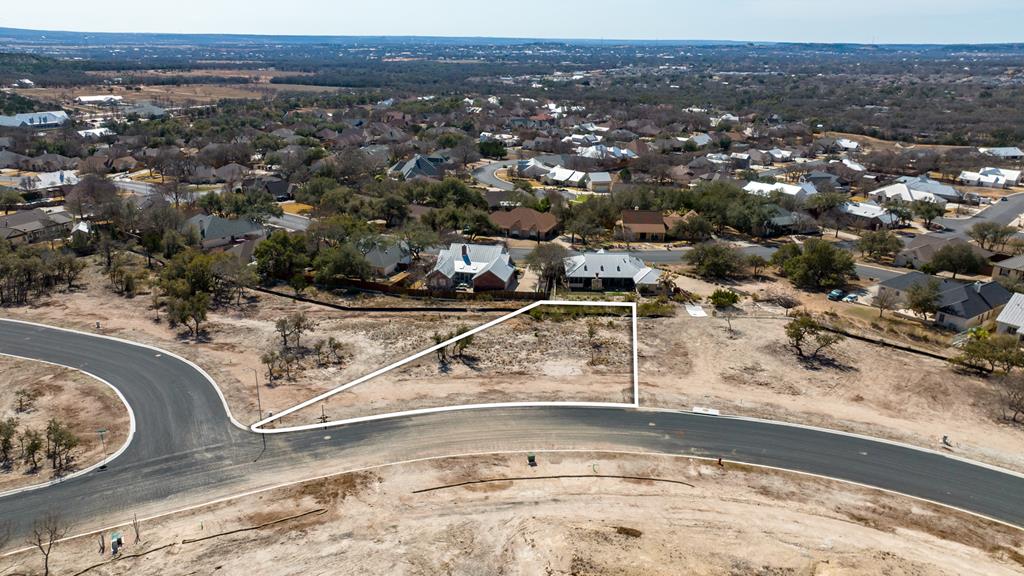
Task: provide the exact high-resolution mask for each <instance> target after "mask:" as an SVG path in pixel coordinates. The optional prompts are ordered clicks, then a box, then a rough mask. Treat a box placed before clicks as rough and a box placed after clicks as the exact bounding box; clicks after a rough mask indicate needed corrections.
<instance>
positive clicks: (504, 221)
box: [491, 207, 558, 241]
mask: <svg viewBox="0 0 1024 576" xmlns="http://www.w3.org/2000/svg"><path fill="white" fill-rule="evenodd" d="M491 223H492V224H494V227H495V228H497V229H498V230H500V231H501V232H502V234H504V235H505V236H509V237H512V238H528V239H530V240H537V241H541V240H551V239H552V238H554V237H555V236H557V235H558V218H555V216H554V215H553V214H550V213H548V212H538V211H536V210H534V209H533V208H524V207H519V208H513V209H512V210H508V211H505V210H499V211H497V212H494V213H492V214H491Z"/></svg>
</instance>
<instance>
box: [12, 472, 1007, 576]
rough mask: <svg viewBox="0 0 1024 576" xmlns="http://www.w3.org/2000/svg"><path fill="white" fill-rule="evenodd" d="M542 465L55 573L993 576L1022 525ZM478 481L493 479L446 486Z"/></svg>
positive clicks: (314, 493) (147, 524) (70, 545)
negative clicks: (1012, 526)
mask: <svg viewBox="0 0 1024 576" xmlns="http://www.w3.org/2000/svg"><path fill="white" fill-rule="evenodd" d="M538 460H539V464H540V465H539V466H538V467H536V468H530V467H528V466H527V465H526V459H525V457H523V455H515V456H498V455H495V456H483V457H473V458H459V459H446V460H441V461H427V462H420V463H416V464H407V465H400V466H391V467H384V468H379V469H375V470H372V471H367V472H360V473H354V474H347V475H341V476H335V477H332V478H328V479H326V480H318V481H312V482H308V483H304V484H299V485H296V486H293V487H290V488H282V489H277V490H274V491H270V492H264V493H261V494H257V495H252V496H247V497H245V498H242V499H238V500H234V501H230V502H226V503H222V504H218V505H215V506H210V507H206V508H201V509H198V510H195V511H192V512H189V513H185V514H179V515H174V516H170V517H166V518H163V519H159V520H154V521H144V522H142V524H141V536H142V538H141V540H142V541H141V542H140V543H139V544H135V543H134V531H133V530H132V528H131V527H130V526H125V527H124V528H121V529H120V530H121V531H122V533H123V534H124V536H125V540H126V542H127V543H128V548H127V550H126V551H125V557H124V558H122V559H119V560H116V561H112V562H111V561H108V560H106V559H108V558H109V553H108V554H107V555H105V556H103V557H100V556H98V555H97V554H96V541H97V538H96V536H95V535H91V536H86V537H82V538H77V539H75V540H73V541H70V542H67V543H64V544H60V545H58V546H57V548H56V549H55V551H54V554H53V558H52V560H51V566H52V567H55V570H56V571H57V573H60V574H66V573H67V574H69V573H77V572H78V571H79V570H81V569H83V568H85V567H87V566H90V565H94V564H96V563H99V562H105V561H106V563H105V564H103V565H100V566H97V567H96V568H94V569H93V570H91V571H90V572H89V574H98V575H115V574H141V573H145V574H167V575H178V574H224V575H226V576H228V575H235V574H237V575H248V574H252V573H253V567H254V566H259V570H260V572H261V573H268V574H269V573H273V574H280V575H293V574H294V575H299V574H303V575H304V574H424V575H425V574H466V575H476V574H507V575H517V574H522V575H535V574H556V575H568V574H581V575H583V574H589V575H599V574H652V575H657V574H666V575H667V574H737V575H738V574H744V575H747V574H761V575H768V574H773V575H774V574H779V575H788V574H829V575H854V574H908V575H909V574H915V575H933V574H934V575H938V574H979V575H981V574H984V575H987V576H996V575H1003V574H1019V573H1020V570H1021V569H1022V567H1024V565H1022V564H1021V561H1022V556H1021V554H1020V553H1019V549H1020V546H1021V545H1022V544H1024V542H1022V536H1021V533H1020V532H1019V531H1017V530H1013V529H1009V528H1006V527H1003V526H1001V525H997V524H993V523H990V522H988V521H984V520H980V519H978V518H975V517H972V516H968V515H965V514H961V513H957V512H953V511H950V510H946V509H942V508H938V507H934V506H931V505H928V504H922V503H920V502H917V501H913V500H910V499H907V498H902V497H896V496H890V495H887V494H881V493H878V492H875V491H871V490H866V489H862V488H856V487H851V486H847V485H844V484H840V483H835V482H829V481H824V480H818V479H812V478H807V477H802V476H796V475H788V474H782V473H775V472H765V471H761V470H757V469H752V468H747V467H742V466H732V465H729V464H726V466H725V467H724V468H719V467H718V466H716V465H715V464H714V463H711V462H701V461H693V460H688V459H685V458H672V457H645V456H639V455H616V454H603V453H592V454H585V453H575V454H571V455H566V454H560V453H541V454H538ZM570 476H576V477H570ZM623 477H628V478H623ZM513 478H515V480H512V479H513ZM480 480H489V481H487V482H483V483H478V484H471V485H466V486H454V487H447V488H445V487H446V486H451V485H453V484H459V483H463V482H476V481H480ZM424 490H426V491H424ZM302 514H305V515H304V516H301V517H298V518H296V516H299V515H302ZM228 532H233V533H228ZM196 540H198V541H196ZM108 541H109V540H108ZM3 561H7V562H8V563H13V564H15V566H16V568H15V569H16V570H28V569H33V568H35V567H36V566H37V565H38V562H39V559H38V554H37V553H36V552H34V551H28V552H23V553H20V554H18V555H16V556H13V557H8V558H4V559H2V560H0V562H3Z"/></svg>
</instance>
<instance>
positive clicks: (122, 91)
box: [15, 83, 338, 106]
mask: <svg viewBox="0 0 1024 576" xmlns="http://www.w3.org/2000/svg"><path fill="white" fill-rule="evenodd" d="M336 90H338V89H337V88H331V87H329V86H309V85H304V84H258V83H251V84H181V85H177V86H174V85H167V86H158V85H146V86H142V87H141V90H128V89H126V88H124V87H121V86H114V87H110V86H103V85H97V86H77V87H74V88H18V89H15V92H17V93H19V94H21V95H22V96H25V97H28V98H34V99H36V100H42V101H49V102H71V101H72V100H74V99H75V98H76V97H78V96H93V95H96V94H112V95H115V96H122V97H124V100H125V101H126V102H143V101H154V102H160V103H166V104H169V105H174V106H180V105H190V104H210V103H214V102H217V101H218V100H222V99H260V98H264V97H268V98H270V97H274V96H276V95H277V94H280V93H282V92H332V91H336Z"/></svg>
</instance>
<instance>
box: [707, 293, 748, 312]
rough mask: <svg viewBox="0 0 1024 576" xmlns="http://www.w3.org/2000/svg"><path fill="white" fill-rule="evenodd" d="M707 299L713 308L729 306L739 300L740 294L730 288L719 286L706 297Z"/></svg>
mask: <svg viewBox="0 0 1024 576" xmlns="http://www.w3.org/2000/svg"><path fill="white" fill-rule="evenodd" d="M708 300H709V301H710V302H711V305H712V306H714V307H715V308H728V307H730V306H735V305H736V303H737V302H739V301H740V295H739V294H737V293H735V292H733V291H732V290H723V289H721V288H719V289H718V290H715V291H714V292H713V293H712V294H711V297H710V298H708Z"/></svg>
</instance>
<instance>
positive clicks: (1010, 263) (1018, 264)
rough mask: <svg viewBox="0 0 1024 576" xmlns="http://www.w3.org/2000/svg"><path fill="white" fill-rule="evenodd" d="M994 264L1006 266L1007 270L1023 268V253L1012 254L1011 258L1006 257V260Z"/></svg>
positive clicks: (1001, 266)
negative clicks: (1018, 254)
mask: <svg viewBox="0 0 1024 576" xmlns="http://www.w3.org/2000/svg"><path fill="white" fill-rule="evenodd" d="M996 266H999V267H1000V268H1006V269H1007V270H1024V254H1021V255H1020V256H1014V257H1013V258H1007V259H1006V260H1003V261H1002V262H1000V263H998V264H996Z"/></svg>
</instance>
